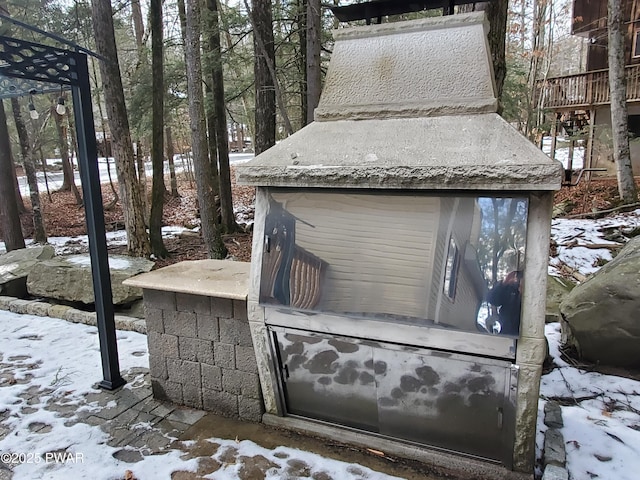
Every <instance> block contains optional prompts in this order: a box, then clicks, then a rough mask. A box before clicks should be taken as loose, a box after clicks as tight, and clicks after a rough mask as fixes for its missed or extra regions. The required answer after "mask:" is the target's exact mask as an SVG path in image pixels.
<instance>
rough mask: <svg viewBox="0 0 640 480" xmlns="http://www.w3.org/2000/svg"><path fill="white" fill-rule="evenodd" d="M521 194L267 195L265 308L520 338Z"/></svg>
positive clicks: (524, 209)
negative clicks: (518, 195) (490, 195)
mask: <svg viewBox="0 0 640 480" xmlns="http://www.w3.org/2000/svg"><path fill="white" fill-rule="evenodd" d="M527 211H528V200H527V198H526V197H524V196H522V197H497V196H496V197H489V196H471V195H439V196H436V195H429V194H413V193H412V194H402V193H394V194H390V193H387V192H385V193H361V192H334V191H305V190H299V191H292V190H290V189H287V190H272V191H270V195H269V211H268V213H267V217H266V223H265V239H264V252H263V262H262V279H261V289H260V301H261V303H262V304H263V305H274V306H281V307H289V308H294V309H297V310H311V311H316V312H327V313H332V314H339V315H346V316H349V317H356V318H357V317H364V318H371V319H379V320H385V321H393V322H403V323H411V324H421V325H434V326H440V327H443V328H453V329H458V330H464V331H481V332H485V333H493V334H505V335H517V334H518V330H519V324H520V309H521V307H520V306H521V296H522V287H523V285H522V273H523V269H524V252H525V239H526V224H527Z"/></svg>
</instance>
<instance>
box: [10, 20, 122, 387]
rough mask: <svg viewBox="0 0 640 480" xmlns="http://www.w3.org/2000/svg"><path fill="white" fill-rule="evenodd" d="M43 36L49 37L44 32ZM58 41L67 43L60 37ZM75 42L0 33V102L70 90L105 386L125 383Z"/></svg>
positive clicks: (85, 79) (85, 72) (86, 91)
mask: <svg viewBox="0 0 640 480" xmlns="http://www.w3.org/2000/svg"><path fill="white" fill-rule="evenodd" d="M3 17H4V15H3ZM4 18H6V17H4ZM23 26H24V25H23ZM33 30H38V29H33ZM40 33H45V32H42V31H40ZM45 34H46V33H45ZM48 36H51V37H53V35H50V34H48ZM55 39H56V40H58V41H60V40H62V39H59V38H55ZM63 42H64V43H67V44H69V45H73V44H71V43H69V42H66V41H64V40H63ZM74 46H75V45H74ZM75 47H76V51H72V50H65V49H61V48H55V47H51V46H48V45H42V44H38V43H33V42H28V41H25V40H19V39H16V38H11V37H6V36H0V101H2V99H5V98H11V97H18V96H25V95H33V94H36V93H47V92H54V91H56V92H59V91H60V90H61V89H65V90H68V89H71V94H72V99H73V113H74V118H75V123H76V134H77V140H78V165H79V169H80V179H81V182H82V193H83V199H84V207H85V217H86V222H87V233H88V236H89V252H90V254H91V269H92V277H93V291H94V297H95V308H96V316H97V324H98V336H99V339H100V354H101V357H102V372H103V380H102V381H100V382H99V384H98V385H99V386H100V387H101V388H105V389H107V390H114V389H116V388H118V387H120V386H122V385H124V384H125V383H126V382H125V380H124V379H123V378H122V376H121V375H120V367H119V363H118V349H117V343H116V330H115V320H114V309H113V297H112V291H111V278H110V276H109V260H108V254H107V242H106V236H105V227H104V210H103V207H102V192H101V190H100V176H99V173H98V149H97V145H96V134H95V126H94V123H93V111H92V106H91V86H90V84H89V69H88V62H87V54H86V53H83V52H88V50H84V49H82V48H81V47H78V46H75Z"/></svg>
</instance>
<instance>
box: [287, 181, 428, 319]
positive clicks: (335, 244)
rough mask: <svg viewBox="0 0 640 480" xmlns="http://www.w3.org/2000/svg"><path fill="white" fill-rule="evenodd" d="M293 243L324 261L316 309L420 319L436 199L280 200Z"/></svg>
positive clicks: (289, 197) (323, 196)
mask: <svg viewBox="0 0 640 480" xmlns="http://www.w3.org/2000/svg"><path fill="white" fill-rule="evenodd" d="M274 198H275V199H276V200H277V201H283V200H289V201H288V202H287V203H286V208H287V210H288V211H289V212H290V213H291V214H292V215H294V216H296V217H297V218H298V219H300V220H303V221H304V222H308V223H310V224H312V225H314V226H315V228H313V227H310V226H309V225H305V223H303V222H302V221H298V222H296V244H298V245H299V246H301V247H302V248H304V249H305V250H307V251H309V252H311V253H313V254H314V255H317V256H318V257H320V258H321V259H322V260H324V261H325V262H327V264H328V267H327V271H326V273H325V279H324V280H325V281H324V284H323V287H322V293H321V299H320V304H319V305H318V307H317V308H319V309H320V310H325V311H333V312H351V313H354V312H362V313H371V314H375V313H383V314H397V315H406V316H415V317H424V315H425V312H426V295H427V292H428V291H429V287H430V285H429V283H430V282H431V268H432V263H433V240H434V238H435V233H436V232H434V229H435V228H437V225H438V221H437V220H436V219H437V217H438V211H439V199H437V198H429V197H399V196H397V197H396V196H386V195H344V194H331V193H329V194H327V193H324V194H322V193H306V194H298V195H286V196H282V197H278V195H274Z"/></svg>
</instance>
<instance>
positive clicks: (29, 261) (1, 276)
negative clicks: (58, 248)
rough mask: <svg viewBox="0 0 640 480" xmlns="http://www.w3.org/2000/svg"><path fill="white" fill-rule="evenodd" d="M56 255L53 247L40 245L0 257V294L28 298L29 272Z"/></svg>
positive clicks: (13, 251)
mask: <svg viewBox="0 0 640 480" xmlns="http://www.w3.org/2000/svg"><path fill="white" fill-rule="evenodd" d="M55 254H56V253H55V251H54V249H53V247H52V246H51V245H38V246H35V247H29V248H21V249H19V250H12V251H11V252H9V253H5V254H3V255H0V294H1V295H7V296H10V297H18V298H24V297H26V296H27V276H28V275H29V272H30V271H31V270H32V269H33V267H34V266H36V265H37V264H38V263H39V262H40V261H42V260H49V259H50V258H53V257H54V255H55Z"/></svg>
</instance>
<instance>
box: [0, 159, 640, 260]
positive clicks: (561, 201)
mask: <svg viewBox="0 0 640 480" xmlns="http://www.w3.org/2000/svg"><path fill="white" fill-rule="evenodd" d="M231 178H232V191H233V204H234V210H235V211H236V218H237V219H238V221H239V226H240V230H239V231H238V232H235V233H232V234H228V235H225V236H224V242H225V245H226V246H227V249H228V251H229V255H230V256H231V257H233V258H234V259H236V260H241V261H247V262H248V261H250V260H251V241H252V235H251V227H250V225H251V223H252V221H253V214H254V200H255V189H254V188H253V187H246V186H240V185H237V184H236V183H235V181H234V179H235V172H234V171H233V167H232V175H231ZM636 183H637V184H638V188H639V191H640V178H638V179H637V180H636ZM115 188H116V189H117V185H115ZM178 192H179V195H180V196H179V197H171V196H170V195H169V194H168V193H167V197H166V203H165V206H164V215H163V221H164V225H168V226H178V227H185V228H189V229H192V228H194V227H197V226H198V225H199V224H200V219H199V218H198V212H197V207H196V204H197V202H196V196H197V195H196V188H195V183H194V182H193V180H189V179H188V178H187V177H186V176H185V175H179V177H178ZM102 196H103V203H104V205H109V204H111V203H112V200H113V198H114V194H113V191H112V188H111V186H110V185H109V184H103V185H102ZM24 200H25V204H26V206H27V209H28V212H27V213H25V214H23V215H21V220H22V226H23V232H24V234H25V237H26V238H30V237H31V235H32V232H33V224H32V216H31V213H30V203H29V199H28V198H25V199H24ZM41 202H42V209H43V212H44V218H45V223H46V230H47V235H48V236H50V237H74V236H77V235H84V234H86V226H85V219H84V210H83V209H82V208H80V207H78V205H77V204H76V202H75V198H74V197H73V195H72V194H71V193H70V192H51V193H50V194H47V192H46V191H45V192H41ZM554 203H555V206H556V214H557V215H558V216H561V217H575V218H586V217H594V216H597V215H598V214H597V213H595V212H597V211H608V210H611V209H617V208H619V207H620V206H621V202H620V198H619V196H618V190H617V183H616V180H615V178H608V179H592V180H587V179H583V180H582V181H581V182H580V183H579V184H578V185H577V186H575V187H563V188H562V189H561V190H560V191H558V192H557V193H556V194H555V199H554ZM617 211H618V210H614V212H612V213H616V212H617ZM105 225H106V230H107V232H109V231H117V230H123V229H124V220H123V214H122V206H121V203H120V202H117V203H116V204H115V206H113V207H111V208H108V209H105ZM247 225H249V227H247ZM1 233H2V232H0V235H1ZM165 246H166V247H167V250H168V251H169V253H170V256H169V257H168V258H166V259H159V260H158V261H157V264H156V268H159V267H163V266H167V265H170V264H173V263H177V262H180V261H183V260H199V259H203V258H206V257H207V253H206V248H205V246H204V243H203V241H202V238H201V237H200V235H198V234H196V233H194V232H191V231H186V232H184V233H182V234H179V235H177V236H175V237H173V238H168V239H165ZM109 248H110V251H112V252H113V253H126V248H125V247H122V246H113V247H109Z"/></svg>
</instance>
